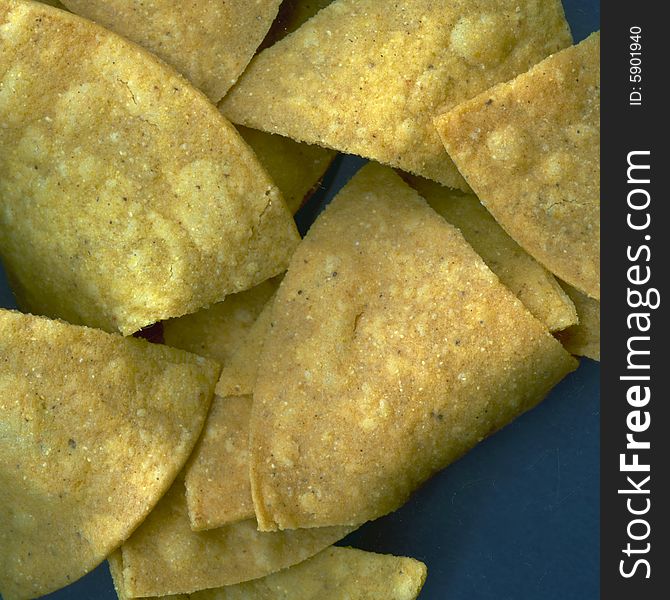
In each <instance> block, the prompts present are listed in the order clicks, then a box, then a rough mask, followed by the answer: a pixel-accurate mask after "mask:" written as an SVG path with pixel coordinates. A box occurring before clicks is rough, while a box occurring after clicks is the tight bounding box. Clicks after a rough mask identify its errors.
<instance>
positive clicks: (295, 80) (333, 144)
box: [220, 0, 571, 189]
mask: <svg viewBox="0 0 670 600" xmlns="http://www.w3.org/2000/svg"><path fill="white" fill-rule="evenodd" d="M570 43H571V36H570V32H569V29H568V25H567V22H566V21H565V17H564V14H563V8H562V6H561V3H560V2H559V1H558V0H521V1H517V0H457V1H454V0H413V1H408V0H405V1H402V2H392V3H389V2H379V0H336V1H335V2H332V3H331V4H330V5H329V6H327V7H326V8H324V9H323V10H321V11H320V12H319V13H317V14H316V15H315V16H314V17H313V18H311V19H310V20H309V21H307V22H306V23H305V24H303V25H302V26H301V27H300V28H299V29H298V30H297V31H295V32H294V33H292V34H291V35H289V36H288V37H286V38H284V39H283V40H281V41H280V42H278V43H277V44H275V45H274V46H272V47H271V48H268V49H266V50H264V51H262V52H261V53H260V54H258V55H257V56H256V57H255V58H254V60H253V61H252V62H251V63H250V65H249V67H248V68H247V70H246V71H245V72H244V74H243V75H242V77H240V80H239V81H238V83H237V85H236V86H235V87H234V88H232V89H231V90H230V92H229V94H228V95H227V96H226V97H225V98H224V99H223V101H222V103H221V105H220V107H221V109H222V111H223V113H224V114H225V115H226V116H227V117H228V118H229V119H231V120H232V121H233V122H234V123H239V124H241V125H246V126H249V127H253V128H255V129H262V130H264V131H268V132H270V133H279V134H282V135H285V136H287V137H291V138H293V139H295V140H298V141H302V142H307V143H311V144H319V145H321V146H326V147H329V148H334V149H336V150H340V151H342V152H347V153H350V154H358V155H360V156H364V157H367V158H371V159H374V160H376V161H379V162H381V163H385V164H389V165H392V166H395V167H399V168H401V169H403V170H405V171H409V172H411V173H415V174H417V175H423V176H424V177H427V178H429V179H434V180H436V181H439V182H440V183H443V184H445V185H449V186H452V187H460V188H464V189H467V186H466V184H465V182H464V181H463V178H462V177H461V176H460V174H459V173H458V171H457V170H456V168H455V166H454V164H453V163H452V162H451V160H450V159H449V157H448V156H447V155H446V154H445V152H444V148H443V147H442V144H441V143H440V139H439V137H438V135H437V132H436V131H435V128H434V125H433V122H432V120H433V117H434V116H435V115H436V114H439V113H441V112H444V111H445V110H448V109H450V108H451V107H453V106H455V105H456V104H459V103H460V102H463V101H464V100H467V99H468V98H472V97H473V96H475V95H476V94H478V93H480V92H482V91H484V90H486V89H487V88H489V87H490V86H491V85H494V84H495V83H498V82H500V81H506V80H507V79H509V78H511V77H513V76H515V75H517V74H518V73H523V72H524V71H526V70H528V68H530V67H531V66H532V65H534V64H535V63H537V62H538V61H540V60H542V59H543V58H544V57H546V56H548V55H549V54H551V53H553V52H556V51H557V50H560V49H561V48H564V47H565V46H568V45H569V44H570Z"/></svg>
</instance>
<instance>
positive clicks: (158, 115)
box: [0, 0, 298, 334]
mask: <svg viewBox="0 0 670 600" xmlns="http://www.w3.org/2000/svg"><path fill="white" fill-rule="evenodd" d="M0 26H2V29H3V31H4V34H3V36H2V38H0V73H1V74H2V75H1V76H2V79H1V80H0V118H2V121H3V127H2V128H0V198H2V201H3V204H4V207H5V208H4V210H3V211H2V212H0V252H1V254H2V259H3V260H4V264H5V267H6V268H7V271H8V276H9V279H10V283H12V285H13V289H14V292H15V295H16V297H17V302H18V304H19V306H20V307H21V308H23V309H24V310H26V311H29V312H33V313H39V314H47V315H49V316H57V317H61V318H64V319H66V320H68V321H70V322H73V323H79V324H86V325H91V326H95V327H99V328H101V329H105V330H107V331H116V330H119V331H121V332H122V333H124V334H129V333H133V332H134V331H136V330H138V329H140V328H141V327H143V326H145V325H148V324H151V323H153V322H155V321H158V320H162V319H165V318H169V317H175V316H180V315H183V314H186V313H189V312H194V311H196V310H198V309H199V308H201V307H202V306H206V305H209V304H212V303H214V302H218V301H221V300H223V298H224V297H225V296H226V295H228V294H230V293H234V292H238V291H241V290H243V289H247V288H249V287H252V286H253V285H256V284H257V283H260V282H261V281H264V280H265V279H268V278H269V277H272V276H274V275H276V274H278V273H280V272H281V271H282V270H283V269H285V267H286V264H287V263H288V258H289V256H290V254H291V253H292V251H293V249H294V248H295V245H296V244H297V241H298V234H297V231H296V229H295V224H294V222H293V219H292V218H291V215H290V213H289V212H288V210H287V209H286V206H285V204H284V202H283V200H282V199H281V195H280V193H279V191H278V190H277V188H276V187H275V186H274V185H273V184H272V182H271V181H270V179H269V177H268V176H267V175H266V173H265V172H264V170H263V169H262V167H261V166H260V164H259V163H258V162H257V160H256V158H255V156H254V155H253V153H252V152H251V150H250V149H249V148H248V146H247V145H246V144H245V143H244V141H243V140H242V139H241V138H240V137H239V135H238V134H237V132H236V131H235V130H234V128H233V127H232V125H230V124H229V123H228V122H227V121H226V120H225V119H224V118H223V117H222V116H221V115H220V113H219V112H218V111H217V110H216V108H215V107H214V106H212V105H211V104H210V103H209V102H207V100H206V99H205V98H204V97H203V96H202V95H201V94H200V93H199V92H197V91H196V90H195V89H193V88H192V87H191V86H190V85H188V84H187V83H186V82H185V81H184V80H183V78H181V77H180V76H178V75H176V74H175V73H174V72H173V71H172V70H171V69H169V68H168V67H166V66H165V65H164V63H162V62H161V61H159V60H158V59H156V58H155V57H154V56H152V55H150V54H149V53H147V52H145V51H143V50H141V49H140V48H138V47H136V46H135V45H134V44H131V43H130V42H127V41H125V40H123V39H122V38H120V37H118V36H116V35H115V34H113V33H110V32H108V31H106V30H104V29H102V28H100V27H98V26H97V25H95V24H92V23H90V22H88V21H85V20H83V19H81V18H79V17H77V16H75V15H71V14H69V13H66V12H64V11H59V10H56V9H54V8H52V7H49V6H47V5H44V4H37V3H29V2H21V1H19V0H7V1H6V2H3V3H2V4H1V5H0Z"/></svg>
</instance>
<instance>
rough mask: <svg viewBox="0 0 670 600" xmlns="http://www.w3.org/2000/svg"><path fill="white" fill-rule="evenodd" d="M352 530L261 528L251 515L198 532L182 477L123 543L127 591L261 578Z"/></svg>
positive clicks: (149, 592) (158, 592)
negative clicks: (270, 530)
mask: <svg viewBox="0 0 670 600" xmlns="http://www.w3.org/2000/svg"><path fill="white" fill-rule="evenodd" d="M350 531H351V528H347V527H328V528H321V529H309V530H301V531H287V532H278V533H261V532H259V531H258V530H257V529H256V521H255V520H253V519H251V520H248V521H240V522H239V523H235V524H232V525H228V526H226V527H221V528H219V529H212V530H209V531H200V532H195V531H192V530H191V527H190V525H189V520H188V514H187V509H186V499H185V496H184V487H183V482H182V481H181V480H178V481H177V482H176V483H175V484H174V485H173V486H172V489H171V490H170V491H169V492H168V493H167V494H166V495H165V497H164V498H163V499H162V500H161V501H160V502H159V503H158V506H156V508H155V509H154V511H153V512H152V513H151V514H150V515H149V516H148V517H147V519H146V520H145V521H144V523H142V525H141V526H140V527H139V529H138V530H137V531H136V532H135V533H134V534H133V535H132V536H131V538H130V539H129V540H128V541H127V542H126V543H125V544H123V546H121V561H122V567H123V568H122V573H123V580H124V581H123V589H124V593H125V594H126V595H127V596H129V597H138V596H139V597H145V596H165V595H168V594H186V593H190V592H194V591H197V590H201V589H207V588H213V587H221V586H225V585H233V584H236V583H241V582H243V581H248V580H250V579H257V578H259V577H264V576H266V575H269V574H270V573H274V572H275V571H279V570H280V569H285V568H286V567H290V566H291V565H294V564H296V563H299V562H302V561H303V560H306V559H307V558H309V557H310V556H313V555H314V554H316V553H317V552H320V551H321V550H323V549H324V548H327V547H328V546H330V545H331V544H333V543H334V542H336V541H337V540H339V539H341V538H343V537H344V536H345V535H347V534H348V533H349V532H350Z"/></svg>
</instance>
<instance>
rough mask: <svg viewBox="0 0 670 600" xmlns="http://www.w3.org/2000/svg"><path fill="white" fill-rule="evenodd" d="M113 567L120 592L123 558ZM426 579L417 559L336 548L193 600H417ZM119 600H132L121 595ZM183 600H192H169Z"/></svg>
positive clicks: (112, 563) (172, 599)
mask: <svg viewBox="0 0 670 600" xmlns="http://www.w3.org/2000/svg"><path fill="white" fill-rule="evenodd" d="M109 562H110V571H111V572H112V577H113V578H114V582H115V585H116V586H117V589H119V588H120V587H121V586H120V585H119V584H118V583H117V581H121V579H122V574H121V573H120V570H119V564H118V558H117V557H116V556H115V557H114V558H110V561H109ZM425 580H426V565H424V564H423V563H422V562H419V561H418V560H414V559H413V558H404V557H398V556H391V555H385V554H375V553H373V552H364V551H363V550H356V549H355V548H339V547H337V546H332V547H331V548H327V549H326V550H324V551H323V552H319V554H317V555H316V556H314V557H312V558H310V559H308V560H306V561H304V562H301V563H299V564H297V565H295V566H293V567H290V568H288V569H284V570H283V571H279V572H278V573H274V574H272V575H268V576H267V577H263V578H262V579H256V580H254V581H249V582H246V583H240V584H238V585H231V586H229V587H224V588H218V589H215V590H203V591H202V592H196V593H195V594H192V595H191V596H190V600H343V599H345V598H346V600H415V598H417V596H418V595H419V592H420V591H421V588H422V587H423V584H424V582H425ZM119 598H120V600H127V596H126V597H124V596H121V594H119ZM182 598H183V600H188V599H187V598H186V597H181V596H172V597H170V600H182Z"/></svg>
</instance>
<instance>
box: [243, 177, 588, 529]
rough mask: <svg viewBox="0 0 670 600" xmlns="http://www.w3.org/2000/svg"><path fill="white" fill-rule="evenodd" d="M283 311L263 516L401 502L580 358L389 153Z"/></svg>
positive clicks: (262, 423) (325, 520)
mask: <svg viewBox="0 0 670 600" xmlns="http://www.w3.org/2000/svg"><path fill="white" fill-rule="evenodd" d="M272 320H273V327H271V328H270V331H269V334H268V337H267V339H266V341H265V345H264V351H263V355H262V357H261V362H260V365H261V367H260V369H259V372H258V378H257V381H256V387H255V389H254V405H253V409H252V417H251V425H250V428H251V433H250V442H249V446H250V452H251V486H252V493H253V499H254V506H255V510H256V516H257V518H258V522H259V527H260V528H261V529H263V530H274V529H275V528H280V529H285V528H288V529H290V528H294V527H316V526H323V525H326V524H328V525H333V524H355V523H362V522H364V521H366V520H368V519H373V518H376V517H379V516H381V515H383V514H386V513H388V512H390V511H391V510H394V509H396V508H397V507H398V506H400V504H402V503H403V502H404V501H405V500H406V499H407V497H408V495H409V493H410V492H411V491H412V490H414V489H415V488H416V486H417V485H419V484H420V483H421V482H422V481H424V480H425V479H427V478H428V477H429V476H430V475H432V474H433V473H434V472H436V471H437V470H439V469H441V468H443V467H445V466H446V465H447V464H449V463H450V462H452V461H453V460H455V459H456V458H458V457H459V456H460V455H461V454H463V453H464V452H465V451H466V450H468V449H469V448H470V447H471V446H473V445H475V444H476V443H477V442H478V441H480V440H481V439H482V438H483V437H485V436H487V435H488V434H490V433H491V432H493V431H495V430H496V429H498V428H500V427H502V426H503V425H504V424H506V423H507V422H508V421H510V420H511V419H512V418H514V417H515V416H516V415H518V414H519V413H520V412H523V411H524V410H527V409H528V408H530V407H532V406H533V405H534V404H536V403H537V402H539V401H540V400H541V399H542V398H543V397H544V395H545V394H546V393H547V392H548V391H549V389H551V387H552V386H553V385H554V384H555V383H556V382H557V381H558V380H560V379H561V378H562V377H563V376H564V375H565V374H566V373H568V372H569V371H570V370H572V369H573V368H574V367H575V366H576V364H575V361H574V359H573V358H572V357H570V356H569V355H568V353H567V352H565V350H564V349H563V348H562V347H561V345H560V344H559V343H558V342H557V341H556V340H555V339H554V338H553V337H552V336H551V335H550V334H549V332H548V331H547V330H546V328H545V327H544V326H543V325H542V324H541V323H540V322H539V321H537V320H536V319H535V318H534V317H533V316H532V315H531V314H530V313H529V312H528V311H527V310H526V309H525V308H524V307H523V305H522V304H521V302H520V301H519V300H518V299H517V298H516V297H514V295H513V294H512V293H511V292H510V291H509V290H508V289H507V288H506V287H505V286H503V285H502V284H501V283H500V282H499V281H498V279H497V277H496V276H495V275H494V274H493V273H492V272H491V271H490V270H489V269H488V268H487V267H486V265H485V264H484V262H483V261H482V259H481V258H480V257H479V256H478V255H477V254H476V253H475V252H474V250H472V248H471V247H470V246H469V245H468V244H467V243H466V242H465V240H464V239H463V237H462V236H461V234H460V233H459V232H458V231H457V230H456V229H455V228H453V227H452V226H451V225H449V224H448V223H447V222H446V221H445V220H444V219H443V218H442V217H440V216H439V215H438V214H436V213H435V212H434V211H433V210H432V209H431V208H430V207H429V206H428V205H427V204H426V202H425V201H424V200H423V199H422V198H420V197H419V196H418V194H416V192H414V191H413V190H412V189H411V188H409V186H407V185H406V184H405V183H404V182H403V181H402V180H401V179H400V178H399V177H398V176H397V175H395V174H394V173H393V172H392V171H390V170H388V169H386V168H384V167H380V166H379V165H375V164H369V165H367V166H366V167H364V168H363V169H362V170H361V171H360V172H359V173H358V175H356V176H355V177H354V179H352V180H351V181H350V182H349V184H348V185H347V186H345V188H344V189H343V190H342V191H341V192H340V193H339V194H338V196H337V197H336V198H335V200H334V201H333V202H332V203H331V204H330V205H329V206H328V207H327V208H326V210H325V212H324V213H322V214H321V216H320V217H319V218H318V219H317V221H316V222H315V224H314V225H313V226H312V228H311V229H310V231H309V233H308V234H307V236H306V237H305V239H304V240H303V242H302V243H301V245H300V246H299V247H298V250H297V251H296V253H295V254H294V256H293V259H292V261H291V264H290V266H289V270H288V272H287V274H286V276H285V278H284V280H283V281H282V284H281V285H280V287H279V290H278V292H277V296H276V298H275V302H274V305H273V311H272Z"/></svg>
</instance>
